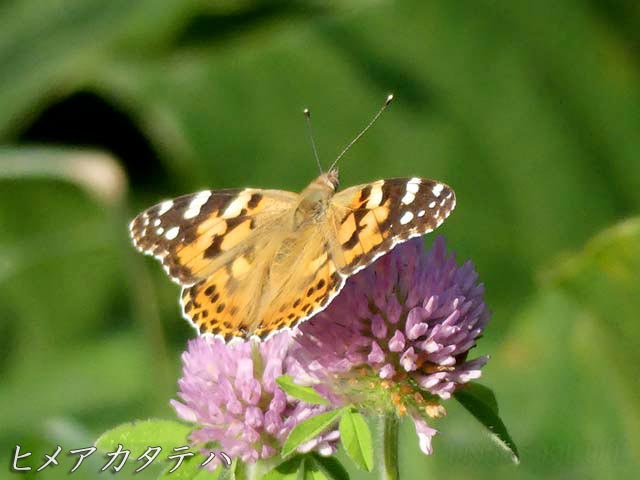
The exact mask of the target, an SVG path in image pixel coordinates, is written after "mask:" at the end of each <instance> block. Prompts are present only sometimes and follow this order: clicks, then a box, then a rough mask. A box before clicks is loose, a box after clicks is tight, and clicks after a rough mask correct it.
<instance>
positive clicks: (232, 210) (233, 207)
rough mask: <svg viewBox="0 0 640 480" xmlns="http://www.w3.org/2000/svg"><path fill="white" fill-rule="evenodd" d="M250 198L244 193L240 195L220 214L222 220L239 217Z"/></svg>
mask: <svg viewBox="0 0 640 480" xmlns="http://www.w3.org/2000/svg"><path fill="white" fill-rule="evenodd" d="M249 198H250V194H249V193H248V192H246V191H244V192H242V193H240V195H238V196H237V197H236V198H235V199H234V200H233V201H232V202H231V203H230V204H229V205H228V206H227V208H226V209H225V210H224V212H223V213H222V217H223V218H235V217H237V216H238V215H240V212H241V211H242V209H243V208H245V207H246V206H247V201H248V200H249Z"/></svg>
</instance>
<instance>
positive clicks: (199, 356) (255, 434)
mask: <svg viewBox="0 0 640 480" xmlns="http://www.w3.org/2000/svg"><path fill="white" fill-rule="evenodd" d="M290 344H291V334H290V333H288V332H284V333H280V334H278V335H275V336H273V337H271V338H270V339H268V340H267V341H265V342H263V343H260V344H257V343H253V342H235V343H232V344H225V343H224V342H223V341H222V340H220V339H218V338H212V337H198V338H195V339H193V340H191V341H189V345H188V348H187V351H186V352H184V353H183V355H182V362H183V376H182V378H181V379H180V380H179V382H178V384H179V387H180V392H179V397H180V398H181V400H182V401H177V400H172V401H171V404H172V405H173V407H174V408H175V410H176V412H177V414H178V416H179V417H180V418H182V419H184V420H186V421H189V422H193V423H195V424H197V428H196V429H195V430H194V431H193V432H192V434H191V437H190V440H191V442H192V443H193V444H194V445H203V444H206V443H208V442H214V444H215V445H216V446H217V447H219V448H220V449H221V450H222V451H224V452H225V453H226V454H227V455H229V456H230V457H231V458H238V459H240V460H242V461H244V462H248V463H255V462H256V461H257V460H262V459H267V458H269V457H272V456H274V455H276V454H277V453H278V452H279V450H280V447H281V446H282V444H283V442H284V440H285V439H286V438H287V435H288V434H289V432H290V431H291V430H292V429H293V427H294V426H295V425H297V424H298V423H299V422H301V421H303V420H305V419H307V418H309V417H311V416H313V415H316V414H318V413H321V412H323V411H325V410H326V407H323V406H318V405H309V404H306V403H304V402H301V401H298V400H295V399H292V398H290V397H287V395H286V394H285V393H284V392H283V391H282V390H281V389H280V388H279V387H278V386H277V384H276V379H277V378H278V377H279V376H280V375H283V374H284V373H285V369H286V365H287V363H289V361H290V359H289V358H288V356H287V354H288V350H289V347H290ZM338 438H339V433H338V432H337V431H330V432H328V433H326V434H324V435H321V436H319V437H316V438H315V439H313V440H311V441H310V442H307V443H306V444H304V445H303V446H301V447H300V448H299V451H301V452H306V451H310V450H314V449H315V450H316V451H318V452H319V453H321V454H323V455H329V454H331V453H333V451H334V450H335V443H336V441H337V440H338ZM203 450H208V449H203ZM210 465H213V467H216V466H217V464H214V463H213V462H212V463H211V464H210Z"/></svg>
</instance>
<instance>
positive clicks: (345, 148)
mask: <svg viewBox="0 0 640 480" xmlns="http://www.w3.org/2000/svg"><path fill="white" fill-rule="evenodd" d="M392 101H393V94H392V93H390V94H389V95H388V96H387V99H386V100H385V101H384V103H383V104H382V107H380V110H378V113H376V114H375V115H374V116H373V118H372V119H371V121H370V122H369V124H368V125H367V126H366V127H364V128H363V129H362V131H361V132H360V133H359V134H358V135H357V136H356V138H354V139H353V140H351V142H350V143H349V145H347V146H346V147H344V150H342V151H341V152H340V155H338V157H337V158H336V159H335V160H334V162H333V163H332V164H331V167H330V168H329V171H331V170H333V169H334V168H335V166H336V165H337V164H338V162H339V161H340V159H341V158H342V157H344V154H345V153H347V152H348V151H349V149H350V148H351V147H353V146H354V145H355V144H356V142H357V141H358V140H360V138H362V136H363V135H364V134H365V133H366V132H367V130H369V129H370V128H371V127H372V126H373V124H374V123H376V120H378V117H379V116H380V115H381V114H382V112H384V109H385V108H387V107H388V106H389V104H390V103H391V102H392Z"/></svg>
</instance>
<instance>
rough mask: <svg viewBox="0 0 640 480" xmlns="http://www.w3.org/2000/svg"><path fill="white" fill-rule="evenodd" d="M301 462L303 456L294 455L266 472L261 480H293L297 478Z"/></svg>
mask: <svg viewBox="0 0 640 480" xmlns="http://www.w3.org/2000/svg"><path fill="white" fill-rule="evenodd" d="M303 460H304V456H303V455H294V456H293V457H291V458H290V459H288V460H285V461H284V462H282V463H280V464H279V465H278V466H276V467H275V468H273V469H272V470H270V471H269V472H267V474H266V475H264V476H263V477H262V480H295V479H296V478H298V471H299V470H300V468H301V467H302V462H303Z"/></svg>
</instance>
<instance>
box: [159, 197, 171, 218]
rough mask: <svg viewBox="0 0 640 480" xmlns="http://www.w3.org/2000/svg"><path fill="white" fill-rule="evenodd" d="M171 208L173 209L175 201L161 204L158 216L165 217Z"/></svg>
mask: <svg viewBox="0 0 640 480" xmlns="http://www.w3.org/2000/svg"><path fill="white" fill-rule="evenodd" d="M171 207H173V200H167V201H165V202H162V203H161V204H160V210H158V216H161V215H164V214H165V213H167V212H168V211H169V210H170V209H171Z"/></svg>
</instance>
